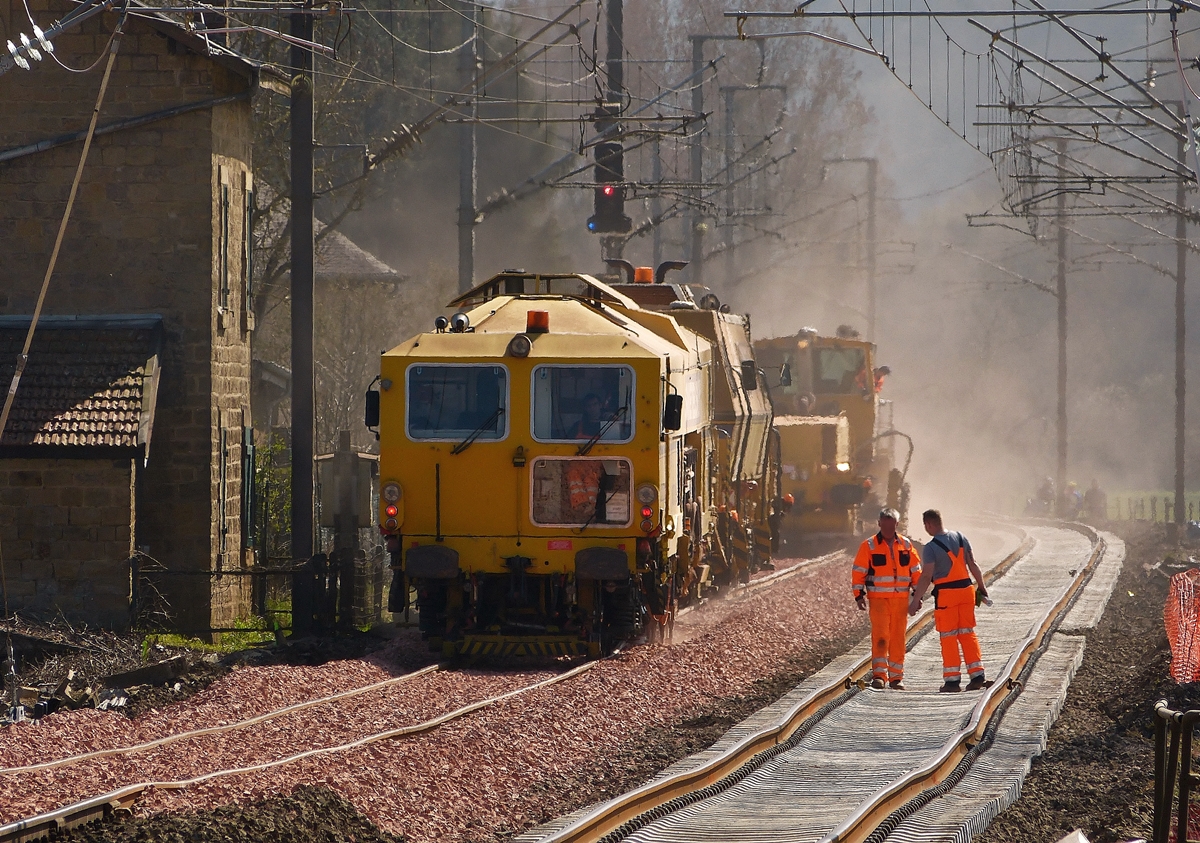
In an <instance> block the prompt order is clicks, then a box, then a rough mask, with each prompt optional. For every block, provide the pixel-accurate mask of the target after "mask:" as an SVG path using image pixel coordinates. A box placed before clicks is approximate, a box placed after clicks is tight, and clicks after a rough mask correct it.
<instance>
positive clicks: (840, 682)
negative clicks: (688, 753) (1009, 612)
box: [540, 535, 1036, 843]
mask: <svg viewBox="0 0 1200 843" xmlns="http://www.w3.org/2000/svg"><path fill="white" fill-rule="evenodd" d="M1035 544H1036V542H1035V541H1034V540H1033V539H1032V538H1030V537H1029V536H1028V535H1026V536H1025V538H1024V540H1023V541H1022V542H1021V545H1020V546H1019V547H1018V548H1017V549H1016V550H1014V551H1013V552H1012V553H1010V554H1009V555H1008V556H1006V557H1005V558H1004V559H1003V560H1001V561H1000V562H999V563H998V564H997V565H995V566H994V567H993V568H991V569H990V571H989V572H988V581H989V582H991V581H993V580H995V579H996V578H997V577H999V576H1000V575H1001V574H1003V573H1004V572H1006V571H1007V570H1008V569H1009V568H1011V567H1012V566H1013V565H1014V564H1016V562H1017V561H1018V560H1020V559H1022V558H1023V557H1024V556H1025V555H1026V554H1027V553H1028V552H1029V551H1030V550H1031V549H1032V548H1033V546H1034V545H1035ZM932 626H933V609H932V608H930V609H926V610H924V611H923V612H922V613H921V614H919V615H918V616H917V618H916V620H914V621H913V622H912V623H911V624H910V625H909V628H908V631H907V633H906V635H905V638H906V640H907V641H908V642H909V643H911V642H913V641H914V640H916V639H917V638H920V637H921V636H923V635H924V634H925V633H926V632H928V630H929V629H931V628H932ZM870 669H871V655H870V654H869V653H868V654H867V655H865V656H863V657H862V658H861V659H860V660H859V661H858V662H856V663H855V664H854V665H853V666H852V667H851V668H850V669H849V670H848V671H846V672H845V673H844V674H843V675H842V676H840V677H838V678H837V679H835V680H833V681H831V682H829V683H828V684H826V685H825V686H823V687H821V688H817V689H814V690H813V691H812V692H811V693H809V694H808V695H807V696H805V697H804V699H802V700H799V701H798V702H797V703H796V704H795V705H793V706H792V707H791V708H789V709H788V710H787V712H786V713H785V714H784V715H783V716H782V717H781V718H780V719H779V721H778V722H776V723H775V724H773V725H771V726H767V727H764V728H762V729H760V730H758V731H756V732H754V733H752V734H749V735H747V736H745V737H744V738H742V739H741V740H739V741H737V742H736V743H735V744H733V745H732V746H730V747H729V748H728V749H727V750H726V751H725V752H724V753H722V754H721V755H719V756H716V757H714V758H711V759H709V760H708V761H706V762H704V763H703V764H701V765H699V766H697V767H696V768H694V769H690V770H684V771H680V772H677V773H674V774H672V775H670V776H664V777H662V778H659V779H655V780H654V781H651V782H648V783H647V784H644V785H642V786H641V787H639V788H636V789H634V790H631V791H629V792H628V793H624V794H621V795H620V796H617V797H614V798H613V799H610V800H608V801H607V802H603V803H601V804H600V805H598V806H596V807H595V808H593V809H592V810H590V811H588V812H587V813H585V814H584V815H583V816H580V817H578V818H577V819H575V820H573V821H572V822H570V823H569V824H568V825H566V826H564V827H563V828H561V829H559V830H558V831H556V832H554V833H553V834H550V835H549V836H547V837H545V838H543V839H542V840H541V841H540V843H591V841H596V840H598V839H600V838H602V837H604V836H605V835H607V834H609V833H611V832H613V831H616V830H617V829H619V828H620V827H621V826H622V825H624V824H625V823H627V822H629V821H631V820H633V819H635V818H636V817H639V816H641V815H643V814H645V813H647V812H649V811H652V810H654V809H656V808H659V807H661V806H663V805H665V804H666V803H668V802H670V801H672V800H673V799H677V798H680V797H684V796H687V795H688V794H691V793H693V792H695V791H697V790H701V789H703V788H705V787H708V786H710V785H713V784H715V783H717V782H719V781H721V780H722V779H724V778H726V777H727V776H730V775H732V774H735V773H736V772H737V771H738V770H740V769H741V768H743V767H745V766H746V765H747V764H749V763H750V762H751V761H752V760H753V759H754V758H755V756H758V755H760V754H761V753H763V752H767V751H769V750H771V749H773V748H774V747H776V746H778V745H779V744H782V743H784V742H785V741H787V740H788V739H789V738H790V737H791V736H792V735H793V734H794V733H795V732H796V731H797V730H799V729H800V728H801V727H802V726H804V724H805V723H806V722H807V721H808V720H809V719H810V718H813V717H817V716H824V715H823V713H822V709H824V708H826V707H835V706H836V705H838V704H840V702H839V699H838V698H839V697H841V696H842V695H843V694H844V693H845V692H846V691H849V690H852V689H855V688H858V689H861V688H864V687H865V686H866V680H865V676H866V674H867V672H868V671H869V670H870Z"/></svg>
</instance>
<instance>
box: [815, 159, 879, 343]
mask: <svg viewBox="0 0 1200 843" xmlns="http://www.w3.org/2000/svg"><path fill="white" fill-rule="evenodd" d="M824 163H825V164H826V165H829V164H851V163H854V164H866V165H867V340H868V341H869V342H875V314H876V300H877V298H878V291H877V288H876V283H877V279H876V255H877V251H878V245H879V241H878V239H877V238H878V235H877V233H876V228H875V196H876V184H877V182H878V179H879V159H877V158H826V159H825V162H824Z"/></svg>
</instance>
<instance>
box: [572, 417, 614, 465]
mask: <svg viewBox="0 0 1200 843" xmlns="http://www.w3.org/2000/svg"><path fill="white" fill-rule="evenodd" d="M623 415H625V408H624V407H617V409H616V410H614V411H613V414H612V415H611V416H609V417H608V420H607V421H606V422H605V423H604V426H603V427H601V428H600V429H599V430H598V431H596V435H595V436H593V437H592V438H591V439H589V440H588V441H586V442H584V443H583V444H582V445H580V446H579V450H578V451H576V452H575V456H577V457H582V456H583V455H584V454H586V453H587V452H588V451H590V450H592V446H593V445H595V444H596V443H597V442H599V441H600V437H601V436H603V435H604V434H606V433H608V429H609V428H610V427H612V426H613V424H615V423H616V421H617V419H619V418H620V417H621V416H623Z"/></svg>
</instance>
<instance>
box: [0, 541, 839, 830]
mask: <svg viewBox="0 0 1200 843" xmlns="http://www.w3.org/2000/svg"><path fill="white" fill-rule="evenodd" d="M839 560H840V561H844V556H843V555H841V554H829V555H827V556H825V557H820V558H818V559H815V560H806V561H805V562H802V563H800V564H798V565H794V566H790V567H788V568H785V569H781V570H779V571H777V572H775V573H773V574H771V575H769V576H765V577H760V578H758V579H756V580H755V581H753V582H751V583H750V584H749V585H748V586H745V587H742V588H739V589H738V590H736V591H734V592H731V593H730V594H729V595H727V597H726V598H725V599H724V600H717V601H712V604H713V606H714V608H715V607H717V606H736V604H737V603H738V602H739V600H740V599H748V598H749V597H751V596H753V595H754V594H755V593H757V592H762V591H766V590H768V589H770V588H771V587H772V586H773V585H774V584H777V583H780V582H781V581H786V580H787V579H789V578H791V577H793V576H796V575H798V574H803V573H805V572H809V571H812V570H813V569H814V568H817V567H820V566H821V565H824V564H828V563H831V562H836V561H839ZM689 614H690V615H691V617H688V618H687V619H686V621H685V623H687V624H688V625H691V624H694V623H697V622H698V620H697V616H698V615H699V616H704V615H705V614H707V613H705V612H700V613H689ZM596 664H598V663H596V662H590V663H588V664H585V665H583V666H581V667H580V668H577V669H576V670H573V671H569V672H567V673H564V674H560V675H557V676H552V677H550V678H548V679H545V680H540V681H537V682H532V683H527V684H522V685H521V686H520V687H515V688H512V689H510V690H508V691H506V692H505V693H503V694H497V695H494V696H489V697H486V698H482V699H477V700H475V701H473V702H471V703H470V704H467V705H463V706H460V707H459V708H457V709H455V710H453V711H449V712H446V713H445V714H443V715H439V716H438V717H434V718H428V719H426V720H422V721H420V722H415V723H409V724H405V725H404V726H400V727H396V728H392V729H376V730H372V731H369V732H367V733H363V734H358V735H355V736H354V739H353V740H346V741H341V742H334V743H330V744H328V745H326V746H323V747H320V748H318V749H314V750H305V751H303V752H293V753H290V754H288V753H283V754H277V755H278V757H270V758H268V759H267V760H264V761H261V762H259V763H243V764H237V765H228V764H226V765H220V766H218V767H217V768H216V769H206V770H204V771H203V772H201V773H199V774H197V775H188V776H183V777H176V778H171V779H168V780H163V779H160V780H157V781H142V782H138V783H134V784H127V785H123V786H120V787H116V788H110V789H108V790H107V792H104V793H101V794H98V795H95V796H88V797H87V798H78V796H77V797H76V798H75V799H74V800H73V801H71V802H70V804H66V805H61V806H60V807H57V808H55V809H54V810H52V811H44V812H42V813H40V814H38V815H37V816H31V817H28V818H27V819H24V820H21V821H18V822H12V823H9V824H8V825H6V826H3V827H0V840H32V839H38V838H40V837H44V836H45V835H46V834H47V833H48V832H49V831H51V830H53V829H58V828H65V827H70V826H73V825H77V824H80V823H83V822H89V821H92V820H94V819H97V818H100V817H102V816H107V815H110V814H113V813H114V812H121V811H126V810H129V809H130V807H131V806H132V805H133V803H135V802H136V801H137V800H138V799H139V797H140V796H141V795H142V794H144V793H145V792H146V791H147V790H150V789H156V790H161V791H172V790H178V791H181V790H184V789H186V788H189V787H192V786H193V785H196V784H200V783H202V782H206V781H210V780H212V779H215V778H221V777H226V776H237V775H239V774H244V773H251V772H255V771H261V770H264V769H269V768H272V767H282V766H284V765H289V764H295V763H296V762H300V761H303V760H306V759H312V758H314V757H317V756H321V755H332V754H334V753H343V752H350V751H352V750H354V749H356V748H358V747H363V746H366V745H369V744H372V743H378V742H381V741H388V740H393V741H394V740H396V739H400V738H404V737H407V736H415V735H417V734H420V733H424V732H428V731H430V730H432V729H436V728H438V727H439V726H441V725H444V724H445V723H448V722H450V721H452V720H455V719H459V718H462V717H466V716H467V715H470V714H472V713H474V712H477V711H480V710H481V709H484V708H487V707H489V706H492V705H495V704H497V703H499V702H501V701H503V700H511V699H513V698H514V697H518V696H521V695H524V694H529V693H530V692H532V691H534V690H536V689H538V688H542V687H546V686H547V685H549V684H552V683H558V682H563V681H565V680H568V679H571V678H574V677H576V676H580V675H582V674H584V673H586V672H588V671H590V670H591V669H592V668H593V667H594V666H595V665H596ZM436 673H439V671H437V668H436V667H435V668H430V669H427V670H425V671H418V672H416V673H414V674H409V675H406V676H402V677H394V678H392V679H389V680H386V681H384V682H381V683H373V684H372V685H368V686H364V687H362V688H355V689H350V690H348V691H343V692H340V693H338V694H334V695H330V696H329V697H324V698H321V699H318V700H311V701H307V702H304V703H300V704H297V705H292V706H285V707H282V708H280V709H277V710H274V711H271V712H266V713H264V714H260V715H256V716H255V717H252V718H247V719H245V720H243V721H239V722H236V723H230V724H222V725H221V726H219V727H216V728H206V729H199V730H192V731H190V732H189V733H186V734H181V735H170V736H166V737H164V738H160V739H156V740H154V741H148V742H142V743H140V744H136V745H129V746H124V747H117V748H109V749H106V750H99V751H95V752H89V753H82V754H77V755H75V756H71V757H65V758H58V759H52V760H49V761H46V762H40V763H38V764H34V765H27V766H25V767H10V768H6V769H5V770H3V771H0V775H5V774H10V775H13V776H16V775H22V776H25V775H28V774H29V773H42V774H48V773H53V772H54V771H55V769H56V768H69V767H72V766H75V765H82V767H83V768H85V769H87V770H92V771H96V772H100V771H102V770H104V769H105V768H104V766H103V765H105V764H106V763H107V762H109V761H110V760H112V759H113V758H114V757H120V756H128V757H130V758H135V759H136V758H139V757H151V756H153V754H155V753H158V752H160V751H161V750H162V749H163V748H164V747H166V746H168V745H169V744H173V743H177V742H179V741H182V740H185V739H203V738H212V737H219V736H221V735H226V734H228V733H229V732H237V731H239V730H245V729H247V728H252V727H255V726H258V727H259V728H260V729H261V728H263V724H265V723H266V722H267V721H270V720H277V719H279V718H285V717H292V716H296V715H297V714H298V713H299V712H300V711H301V710H305V711H312V710H317V711H319V710H320V709H319V707H320V706H322V705H334V704H337V703H343V702H345V701H346V700H350V699H352V698H353V697H355V696H359V695H362V694H365V693H367V692H368V691H378V692H381V693H382V692H385V691H386V690H387V689H386V687H381V686H392V685H398V684H404V683H412V682H414V681H420V680H421V679H422V677H426V678H427V677H428V676H430V675H431V674H436ZM313 728H314V729H319V728H320V723H315V724H314V726H313ZM201 746H202V745H201ZM177 749H178V748H177ZM202 751H203V750H201V752H202ZM184 754H187V753H184ZM191 754H192V755H195V754H196V753H195V751H193V752H192V753H191ZM96 780H97V781H99V782H104V781H112V780H113V776H112V775H111V773H110V774H108V775H104V776H100V775H96ZM126 781H128V779H127V780H126ZM97 789H98V788H97ZM68 798H70V797H68Z"/></svg>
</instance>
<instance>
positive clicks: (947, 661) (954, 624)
mask: <svg viewBox="0 0 1200 843" xmlns="http://www.w3.org/2000/svg"><path fill="white" fill-rule="evenodd" d="M965 591H966V593H967V594H970V595H973V594H974V591H975V590H974V589H965ZM933 625H934V626H935V627H936V628H937V631H938V635H939V637H940V640H941V644H942V681H943V682H945V683H947V684H950V685H957V684H958V683H959V682H961V681H962V673H961V666H962V662H963V661H965V662H966V663H967V675H968V676H970V677H971V678H972V679H974V678H976V677H982V676H983V654H982V653H981V652H980V650H979V637H978V636H976V635H975V601H974V599H971V600H967V601H965V602H962V603H952V604H951V605H949V606H945V607H943V606H938V607H937V608H936V609H934V610H933ZM960 648H961V649H962V657H961V658H960V657H959V649H960Z"/></svg>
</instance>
